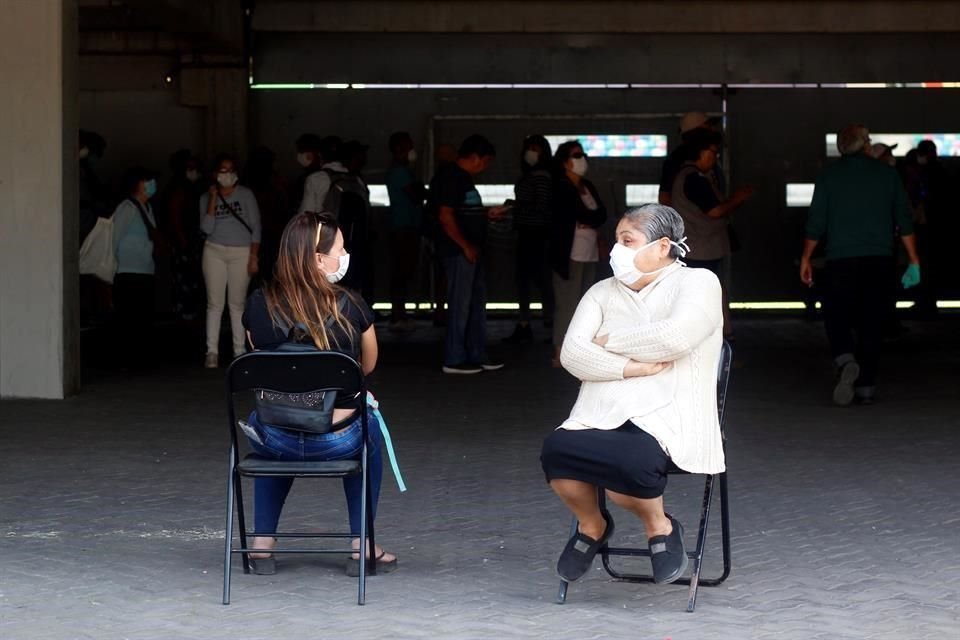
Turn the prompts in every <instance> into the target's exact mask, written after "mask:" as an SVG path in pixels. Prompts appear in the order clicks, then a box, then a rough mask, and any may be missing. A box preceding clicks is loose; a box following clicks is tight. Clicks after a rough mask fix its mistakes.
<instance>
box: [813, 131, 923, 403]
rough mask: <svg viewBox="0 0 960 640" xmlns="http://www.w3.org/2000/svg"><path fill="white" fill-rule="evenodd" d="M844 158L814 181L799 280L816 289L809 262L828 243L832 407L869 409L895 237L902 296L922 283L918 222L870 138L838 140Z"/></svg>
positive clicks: (843, 134)
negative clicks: (901, 263)
mask: <svg viewBox="0 0 960 640" xmlns="http://www.w3.org/2000/svg"><path fill="white" fill-rule="evenodd" d="M837 148H838V149H839V151H840V154H841V158H840V161H839V162H837V163H836V164H833V165H831V166H829V167H827V168H826V169H824V170H823V172H822V173H821V174H820V176H819V177H818V178H817V183H816V187H815V189H814V193H813V202H812V203H811V205H810V215H809V218H808V220H807V237H806V241H805V242H804V247H803V257H802V258H801V259H800V279H801V280H802V281H803V282H804V284H806V285H807V286H812V285H813V267H812V265H811V262H810V260H811V256H812V255H813V252H814V250H815V249H816V248H817V245H818V244H820V242H821V241H823V240H824V239H825V241H826V258H827V278H828V281H827V296H826V309H825V323H826V330H827V338H828V340H829V341H830V350H831V352H832V355H833V360H834V363H835V364H836V367H837V383H836V386H835V387H834V390H833V401H834V403H835V404H837V405H841V406H846V405H849V404H850V403H851V402H853V401H854V399H856V400H857V401H858V402H859V403H861V404H871V403H872V402H873V400H874V395H875V393H876V382H877V380H876V379H877V364H878V357H879V351H880V340H881V337H882V329H883V321H884V317H885V315H886V303H887V301H888V300H889V287H891V286H893V284H892V283H893V273H894V269H895V263H894V258H893V255H894V237H895V235H896V234H897V233H898V232H899V234H900V240H901V241H902V242H903V246H904V248H905V249H906V251H907V255H908V257H909V259H910V266H909V267H908V268H907V270H906V272H905V273H904V274H903V277H902V279H901V282H902V284H903V286H904V288H909V287H913V286H916V285H917V284H919V283H920V258H919V256H918V255H917V245H916V239H915V237H914V235H913V221H912V220H911V217H910V211H909V207H908V206H907V195H906V192H905V191H904V189H903V186H902V184H901V182H900V178H899V176H898V175H897V173H896V171H894V170H893V169H891V168H890V167H889V166H886V165H884V164H882V163H880V162H877V161H876V160H874V159H873V157H872V156H871V154H870V151H871V145H870V133H869V131H868V130H867V128H866V127H865V126H863V125H859V124H856V125H849V126H847V127H844V128H843V130H841V131H840V133H839V134H837Z"/></svg>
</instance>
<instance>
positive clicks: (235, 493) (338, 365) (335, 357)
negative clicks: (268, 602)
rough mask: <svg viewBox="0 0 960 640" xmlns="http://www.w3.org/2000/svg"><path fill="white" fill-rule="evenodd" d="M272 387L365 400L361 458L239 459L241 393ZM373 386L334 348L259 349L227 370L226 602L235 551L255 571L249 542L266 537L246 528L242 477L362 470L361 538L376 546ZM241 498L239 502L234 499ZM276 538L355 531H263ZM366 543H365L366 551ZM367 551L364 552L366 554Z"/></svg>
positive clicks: (363, 575)
mask: <svg viewBox="0 0 960 640" xmlns="http://www.w3.org/2000/svg"><path fill="white" fill-rule="evenodd" d="M255 389H269V390H271V391H275V392H280V393H308V392H329V391H332V392H335V393H337V394H338V395H342V396H344V397H358V398H360V400H361V407H362V408H361V429H362V433H363V450H362V452H361V454H360V459H359V460H335V461H329V462H314V461H306V462H303V461H285V460H273V459H270V458H263V457H260V456H257V455H256V454H252V453H251V454H249V455H247V456H246V457H245V458H244V459H243V460H242V461H241V460H240V459H239V453H238V451H239V449H238V437H237V412H236V396H237V394H238V393H240V392H244V391H252V390H255ZM366 396H367V387H366V382H365V380H364V376H363V371H362V370H361V369H360V365H359V364H357V362H356V361H355V360H353V359H352V358H350V357H349V356H345V355H343V354H341V353H334V352H329V351H300V352H283V351H256V352H254V353H248V354H247V355H244V356H241V357H240V358H237V359H236V360H234V361H233V363H232V364H231V365H230V368H229V369H227V412H228V416H229V420H230V463H229V469H230V471H229V475H228V477H227V521H226V536H225V538H226V541H225V543H224V560H223V604H230V573H231V564H232V562H231V559H232V557H233V554H235V553H239V554H241V556H242V557H243V572H244V573H250V559H249V557H248V555H247V554H248V553H256V551H257V550H256V549H251V548H249V547H248V546H247V536H254V535H260V534H259V533H258V532H256V531H250V532H248V531H247V529H246V522H245V514H244V508H243V493H242V491H241V482H240V478H241V477H248V478H270V477H272V478H276V477H285V478H344V477H346V476H351V475H355V474H358V473H359V474H362V475H363V479H362V497H361V511H362V513H363V518H362V520H361V522H360V540H361V541H362V540H366V539H368V538H369V541H370V549H376V543H375V541H374V535H373V511H372V504H373V502H372V495H371V488H370V465H369V464H368V459H367V458H368V450H367V410H366ZM234 500H236V502H234ZM234 507H236V512H237V521H238V522H237V525H238V528H239V534H240V546H239V547H235V546H234V540H233V528H234V527H233V513H234ZM262 535H264V536H272V537H276V538H346V539H351V538H353V537H354V536H353V535H352V534H351V533H301V532H286V533H279V532H277V533H263V534H262ZM362 548H363V545H362V544H361V549H362ZM272 553H275V554H278V553H284V554H285V553H354V550H353V549H350V548H347V549H317V548H305V549H300V548H295V549H274V550H273V552H272ZM361 553H362V552H361ZM375 556H376V554H375V553H371V554H370V557H369V558H367V560H366V562H361V563H360V579H359V586H358V589H359V593H358V596H357V604H361V605H362V604H363V603H364V600H365V597H366V579H367V575H368V574H369V575H375V574H376V561H375V560H374V557H375Z"/></svg>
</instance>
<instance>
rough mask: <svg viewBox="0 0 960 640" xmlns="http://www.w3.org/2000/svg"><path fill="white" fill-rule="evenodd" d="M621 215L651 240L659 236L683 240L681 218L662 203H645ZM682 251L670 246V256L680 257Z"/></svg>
mask: <svg viewBox="0 0 960 640" xmlns="http://www.w3.org/2000/svg"><path fill="white" fill-rule="evenodd" d="M623 217H624V218H625V219H626V220H627V222H629V223H630V225H631V226H633V227H634V228H636V229H637V230H638V231H640V233H642V234H643V235H644V236H646V238H647V242H653V241H655V240H659V239H660V238H667V239H669V240H671V241H673V242H680V241H681V240H683V237H684V236H683V233H684V229H683V218H681V217H680V214H679V213H677V211H676V209H674V208H673V207H668V206H666V205H663V204H645V205H643V206H640V207H636V208H634V209H628V210H627V212H626V213H624V214H623ZM682 253H683V252H682V251H681V250H680V249H679V248H677V246H676V245H671V246H670V257H671V258H681V257H683V256H682V255H681V254H682Z"/></svg>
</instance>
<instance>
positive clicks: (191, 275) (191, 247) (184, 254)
mask: <svg viewBox="0 0 960 640" xmlns="http://www.w3.org/2000/svg"><path fill="white" fill-rule="evenodd" d="M170 170H171V171H172V172H173V177H172V179H171V180H170V183H169V184H168V185H167V187H166V189H165V190H164V197H163V202H164V204H165V205H166V233H167V242H168V243H169V244H170V247H171V248H172V258H171V259H172V269H171V272H172V275H173V309H174V312H175V313H176V314H177V316H178V317H179V318H180V319H181V320H184V321H190V320H193V319H194V318H196V317H197V315H198V314H199V313H200V305H201V300H202V297H201V296H202V293H201V291H200V278H201V274H200V250H201V247H200V219H199V217H198V216H197V207H198V203H199V202H200V196H201V194H202V193H203V187H202V186H201V185H200V176H201V175H202V173H201V171H200V161H199V160H198V159H197V157H196V156H194V155H193V154H192V153H191V152H190V150H189V149H180V150H179V151H177V152H175V153H174V154H173V155H171V156H170Z"/></svg>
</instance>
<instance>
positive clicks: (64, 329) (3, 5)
mask: <svg viewBox="0 0 960 640" xmlns="http://www.w3.org/2000/svg"><path fill="white" fill-rule="evenodd" d="M0 15H2V16H3V20H2V21H0V77H2V78H3V83H4V86H5V87H6V88H7V90H6V91H5V92H4V99H3V100H2V101H0V396H2V397H38V398H61V397H63V396H64V395H66V394H69V393H71V392H72V391H74V390H75V389H76V388H77V384H78V381H79V374H78V371H79V367H78V365H79V358H78V350H77V335H78V323H77V317H76V316H77V307H78V304H77V278H78V276H77V251H78V246H77V243H78V241H77V199H78V195H77V186H76V185H77V173H76V171H77V169H76V168H77V161H76V158H77V135H76V128H77V119H76V110H77V107H76V85H75V81H76V80H75V79H76V57H77V56H76V44H77V43H76V19H77V18H76V7H75V3H74V2H72V1H70V0H38V1H36V2H21V1H19V0H3V1H2V2H0Z"/></svg>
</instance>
